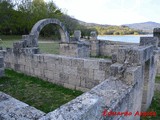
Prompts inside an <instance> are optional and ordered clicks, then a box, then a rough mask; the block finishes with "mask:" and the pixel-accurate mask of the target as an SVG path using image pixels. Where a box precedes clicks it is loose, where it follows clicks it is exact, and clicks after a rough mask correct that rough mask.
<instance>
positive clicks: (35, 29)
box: [30, 19, 70, 43]
mask: <svg viewBox="0 0 160 120" xmlns="http://www.w3.org/2000/svg"><path fill="white" fill-rule="evenodd" d="M48 24H57V25H58V26H60V30H59V31H60V34H61V41H62V42H69V39H70V38H69V34H68V32H67V30H66V28H65V26H64V25H63V23H62V22H60V21H59V20H58V19H42V20H40V21H38V22H37V23H36V24H35V25H34V26H33V28H32V30H31V33H30V35H35V39H36V40H38V36H39V33H40V31H41V29H42V28H43V27H44V26H46V25H48ZM37 43H38V42H37Z"/></svg>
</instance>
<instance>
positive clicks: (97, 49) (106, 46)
mask: <svg viewBox="0 0 160 120" xmlns="http://www.w3.org/2000/svg"><path fill="white" fill-rule="evenodd" d="M127 46H138V44H136V43H125V42H116V41H115V42H114V41H108V40H91V41H90V54H91V56H112V54H113V53H117V52H118V49H120V48H122V47H127Z"/></svg>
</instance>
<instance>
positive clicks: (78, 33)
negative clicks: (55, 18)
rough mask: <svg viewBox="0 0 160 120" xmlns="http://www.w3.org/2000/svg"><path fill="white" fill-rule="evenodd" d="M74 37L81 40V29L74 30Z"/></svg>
mask: <svg viewBox="0 0 160 120" xmlns="http://www.w3.org/2000/svg"><path fill="white" fill-rule="evenodd" d="M74 38H75V39H76V41H79V40H80V38H81V31H80V30H75V31H74Z"/></svg>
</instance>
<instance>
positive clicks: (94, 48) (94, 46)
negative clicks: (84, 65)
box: [90, 40, 100, 56]
mask: <svg viewBox="0 0 160 120" xmlns="http://www.w3.org/2000/svg"><path fill="white" fill-rule="evenodd" d="M90 45H91V46H90V51H91V56H99V55H100V54H99V50H100V46H99V45H100V44H99V40H91V41H90Z"/></svg>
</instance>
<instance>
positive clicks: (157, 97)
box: [141, 91, 160, 120]
mask: <svg viewBox="0 0 160 120" xmlns="http://www.w3.org/2000/svg"><path fill="white" fill-rule="evenodd" d="M147 111H148V112H150V111H154V112H156V114H157V115H156V117H153V116H148V117H141V120H160V92H159V91H155V93H154V97H153V99H152V103H151V106H150V107H149V109H148V110H147Z"/></svg>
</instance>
